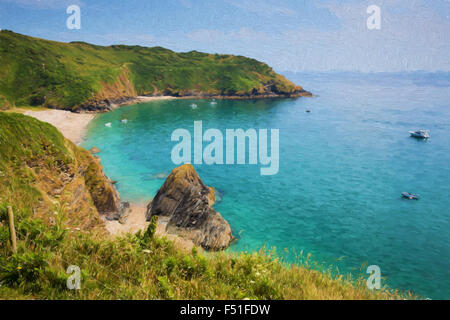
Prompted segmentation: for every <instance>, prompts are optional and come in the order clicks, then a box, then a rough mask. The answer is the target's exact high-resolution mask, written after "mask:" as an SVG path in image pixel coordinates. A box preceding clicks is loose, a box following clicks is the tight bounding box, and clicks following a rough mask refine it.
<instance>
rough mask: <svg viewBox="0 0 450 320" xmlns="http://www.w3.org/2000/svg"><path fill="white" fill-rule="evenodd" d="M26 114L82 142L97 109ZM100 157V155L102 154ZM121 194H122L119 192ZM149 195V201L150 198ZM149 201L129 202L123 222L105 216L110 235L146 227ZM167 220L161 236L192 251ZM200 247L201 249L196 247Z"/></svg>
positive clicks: (159, 231)
mask: <svg viewBox="0 0 450 320" xmlns="http://www.w3.org/2000/svg"><path fill="white" fill-rule="evenodd" d="M168 99H174V98H172V97H139V101H141V102H149V101H157V100H168ZM22 111H23V114H24V115H27V116H30V117H33V118H36V119H38V120H40V121H43V122H47V123H50V124H51V125H53V126H55V127H56V128H57V129H58V130H59V131H60V132H61V133H62V134H63V136H64V137H65V138H66V139H68V140H70V141H72V142H73V143H74V144H76V145H79V144H80V143H81V142H83V140H84V138H85V134H86V130H87V126H88V124H89V122H90V121H91V120H92V119H94V117H95V115H96V114H94V113H74V112H71V111H65V110H56V109H46V110H22ZM100 159H101V157H100ZM119 196H120V194H119ZM150 198H151V197H150V196H149V201H150ZM146 210H147V205H145V204H144V203H142V202H132V203H130V211H129V214H128V216H127V218H126V220H125V221H124V222H119V221H118V220H112V221H110V220H103V221H104V226H105V228H106V230H107V231H108V233H109V235H110V236H111V237H119V236H124V235H125V234H127V233H131V234H135V233H136V232H138V231H139V230H142V231H145V230H146V229H147V227H148V225H149V224H150V223H149V222H147V221H146V218H145V212H146ZM166 224H167V222H165V221H162V220H161V221H159V222H158V226H157V229H156V234H157V235H158V236H161V237H162V236H165V237H167V238H168V239H169V240H172V241H173V242H174V244H175V246H176V247H177V248H179V249H182V250H186V251H190V250H192V248H193V247H197V246H195V244H194V243H193V242H192V241H191V240H187V239H184V238H181V237H179V236H177V235H174V234H169V233H167V232H166V230H165V227H166ZM197 249H200V248H199V247H197Z"/></svg>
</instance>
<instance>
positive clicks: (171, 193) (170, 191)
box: [146, 164, 233, 250]
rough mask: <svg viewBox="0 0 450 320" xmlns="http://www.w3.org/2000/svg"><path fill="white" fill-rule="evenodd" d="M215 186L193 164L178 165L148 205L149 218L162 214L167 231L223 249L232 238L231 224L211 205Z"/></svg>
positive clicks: (161, 218)
mask: <svg viewBox="0 0 450 320" xmlns="http://www.w3.org/2000/svg"><path fill="white" fill-rule="evenodd" d="M214 202H215V196H214V189H213V188H211V187H207V186H206V185H205V184H204V183H203V181H202V180H201V179H200V177H199V176H198V174H197V172H196V171H195V170H194V167H193V166H192V165H190V164H185V165H182V166H180V167H178V168H175V169H174V170H173V171H172V173H171V174H170V175H169V177H168V178H167V180H166V181H165V182H164V184H163V186H162V187H161V189H159V191H158V193H157V194H156V197H155V198H154V199H153V201H152V202H151V203H149V205H148V206H147V213H146V218H147V220H150V219H151V217H152V216H153V215H156V216H159V221H160V222H161V223H166V231H167V233H169V234H176V235H178V236H180V237H183V238H185V239H189V240H192V241H193V242H194V243H195V244H196V245H198V246H201V247H203V248H204V249H206V250H222V249H225V248H226V247H228V245H229V244H230V242H231V241H232V240H233V235H232V232H231V228H230V225H229V224H228V222H227V221H226V220H225V219H223V218H222V216H221V215H220V213H218V212H217V211H215V210H214V209H213V208H212V207H211V206H212V205H213V204H214Z"/></svg>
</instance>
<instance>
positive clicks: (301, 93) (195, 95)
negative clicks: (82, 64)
mask: <svg viewBox="0 0 450 320" xmlns="http://www.w3.org/2000/svg"><path fill="white" fill-rule="evenodd" d="M311 96H312V94H311V92H309V91H306V90H304V89H297V90H295V91H293V92H289V93H288V92H279V91H276V90H275V91H270V90H267V91H263V92H257V91H255V92H252V93H251V94H236V95H218V94H208V93H203V92H194V91H189V92H185V93H183V94H181V95H174V96H168V95H149V96H137V97H121V98H117V99H104V100H94V101H90V102H88V103H87V104H84V105H82V106H79V107H78V108H76V109H73V110H72V111H73V112H76V113H100V112H108V111H111V110H114V109H115V108H117V107H120V106H126V105H132V104H139V103H145V102H149V101H155V100H169V99H186V100H189V99H195V100H203V99H217V100H251V99H274V98H299V97H311Z"/></svg>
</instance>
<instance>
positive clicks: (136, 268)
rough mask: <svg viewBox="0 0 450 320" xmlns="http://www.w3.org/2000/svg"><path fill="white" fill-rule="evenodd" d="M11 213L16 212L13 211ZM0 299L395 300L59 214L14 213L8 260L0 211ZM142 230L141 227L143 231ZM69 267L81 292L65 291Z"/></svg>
mask: <svg viewBox="0 0 450 320" xmlns="http://www.w3.org/2000/svg"><path fill="white" fill-rule="evenodd" d="M16 212H17V211H16ZM0 221H1V224H0V239H1V242H0V262H1V263H0V283H1V286H0V298H15V299H36V298H37V299H402V298H404V297H405V296H403V295H400V294H398V293H395V292H389V291H388V290H386V289H382V290H378V291H370V290H368V289H367V288H366V287H365V285H364V283H363V282H361V281H360V282H357V281H351V279H342V278H341V277H340V278H334V277H333V276H331V274H329V273H323V272H319V271H315V270H312V269H309V268H308V267H306V266H302V265H292V266H289V267H287V266H286V265H285V264H283V263H282V262H281V261H280V260H279V259H277V258H276V256H274V255H273V254H268V253H267V252H264V251H261V252H259V253H253V254H248V253H240V254H237V253H234V254H231V253H225V252H222V253H210V254H204V253H201V252H199V251H197V249H195V248H194V249H193V250H192V251H191V252H184V251H180V250H179V249H176V248H175V247H174V245H173V243H172V242H171V241H169V240H167V239H166V238H159V237H155V236H154V235H153V234H152V232H145V233H138V234H135V235H131V234H129V235H127V236H124V237H120V238H116V239H111V238H107V237H104V236H102V235H99V234H96V233H92V232H88V231H83V230H80V231H76V230H74V229H71V228H70V227H67V226H66V224H65V222H64V221H65V220H64V215H61V216H60V217H59V218H58V220H57V223H56V224H55V225H54V226H52V227H48V226H47V225H46V224H44V223H43V222H42V221H41V220H39V219H34V218H32V217H30V216H29V215H28V214H26V213H24V212H20V211H19V213H18V214H17V215H16V221H17V222H16V224H17V230H18V232H17V234H18V238H19V250H18V253H17V254H11V252H10V248H9V245H7V239H8V237H9V231H8V229H7V226H6V209H5V208H4V207H1V206H0ZM151 226H152V225H150V227H149V228H151ZM70 265H76V266H78V267H79V268H80V270H81V289H80V290H68V289H67V287H66V283H67V280H68V277H69V276H70V275H71V274H67V273H66V270H67V268H68V267H69V266H70Z"/></svg>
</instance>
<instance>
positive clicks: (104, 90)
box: [0, 30, 301, 110]
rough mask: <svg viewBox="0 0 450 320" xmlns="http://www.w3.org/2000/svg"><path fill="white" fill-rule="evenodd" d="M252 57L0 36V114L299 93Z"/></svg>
mask: <svg viewBox="0 0 450 320" xmlns="http://www.w3.org/2000/svg"><path fill="white" fill-rule="evenodd" d="M300 89H301V87H298V86H295V85H294V84H293V83H292V82H290V81H288V80H287V79H285V78H284V77H282V76H281V75H278V74H276V73H275V72H274V71H273V70H272V68H270V67H269V66H268V65H266V64H264V63H262V62H259V61H257V60H254V59H250V58H246V57H242V56H233V55H221V54H207V53H200V52H196V51H191V52H187V53H176V52H173V51H171V50H168V49H164V48H161V47H153V48H147V47H140V46H123V45H114V46H109V47H102V46H96V45H91V44H87V43H83V42H73V43H61V42H54V41H47V40H42V39H37V38H33V37H28V36H24V35H20V34H17V33H14V32H11V31H7V30H2V31H0V108H3V109H7V108H11V107H14V106H17V107H21V106H29V105H31V106H46V107H55V108H60V109H68V110H77V109H78V108H79V107H81V106H84V105H89V104H92V103H95V102H98V101H102V100H104V99H118V98H123V97H130V96H136V95H158V94H164V95H173V96H183V95H191V94H214V95H250V94H255V93H263V92H266V91H270V92H275V93H286V94H289V93H292V92H294V91H296V90H300Z"/></svg>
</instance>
